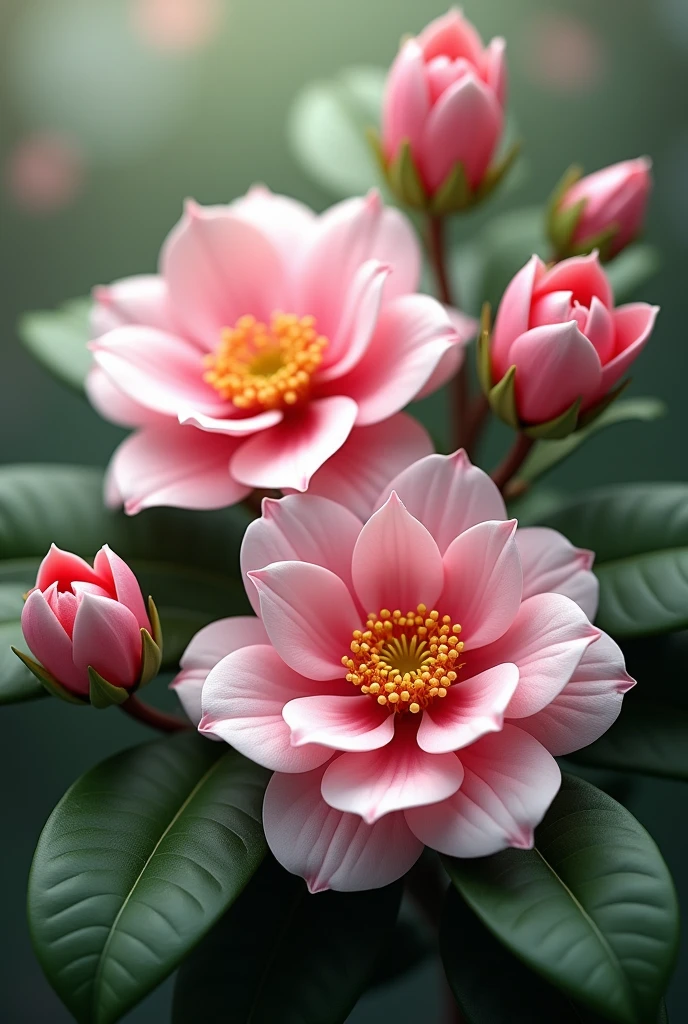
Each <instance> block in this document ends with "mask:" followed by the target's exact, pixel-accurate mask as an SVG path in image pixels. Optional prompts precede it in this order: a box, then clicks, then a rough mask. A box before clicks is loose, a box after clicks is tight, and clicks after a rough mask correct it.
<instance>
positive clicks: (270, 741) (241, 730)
mask: <svg viewBox="0 0 688 1024" xmlns="http://www.w3.org/2000/svg"><path fill="white" fill-rule="evenodd" d="M312 686H313V684H312V682H311V681H310V680H309V679H304V678H303V676H300V675H298V674H297V673H296V672H292V670H291V669H290V668H288V666H287V665H285V664H284V662H283V661H282V659H281V658H280V657H279V655H278V654H277V653H276V651H274V650H273V649H272V647H269V646H267V645H258V646H255V647H241V648H240V649H238V650H235V651H233V652H232V653H231V654H228V655H227V656H226V657H225V658H223V659H222V661H220V662H219V663H218V664H217V665H216V666H215V667H214V668H212V669H211V670H210V672H209V673H208V677H207V679H206V681H205V684H204V686H203V693H202V697H201V705H202V712H203V717H202V718H201V721H200V724H199V731H200V732H202V733H204V734H205V735H211V736H217V737H219V738H220V739H221V740H224V741H225V743H229V744H230V745H231V746H232V747H234V749H235V750H238V751H239V753H240V754H244V755H245V756H246V757H248V758H250V759H251V760H252V761H256V762H257V763H258V764H262V765H263V766H264V767H265V768H269V769H270V770H271V771H279V772H305V771H310V769H311V768H315V767H316V766H317V765H320V764H324V762H325V761H328V760H329V759H330V757H331V756H332V752H331V751H330V750H327V749H325V748H324V747H318V746H315V745H313V744H309V745H304V746H302V747H299V748H296V747H294V746H292V744H291V739H290V733H289V728H288V726H287V725H286V723H285V721H284V719H283V718H282V710H283V708H284V705H285V704H286V703H287V702H288V701H290V700H292V699H293V698H294V697H296V696H301V695H302V694H305V693H309V692H312Z"/></svg>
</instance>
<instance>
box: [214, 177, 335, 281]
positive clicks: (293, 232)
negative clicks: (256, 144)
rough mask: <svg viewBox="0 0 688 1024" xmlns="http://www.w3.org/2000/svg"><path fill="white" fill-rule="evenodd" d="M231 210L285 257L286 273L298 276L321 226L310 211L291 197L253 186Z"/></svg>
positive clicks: (231, 206)
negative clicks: (310, 245)
mask: <svg viewBox="0 0 688 1024" xmlns="http://www.w3.org/2000/svg"><path fill="white" fill-rule="evenodd" d="M228 209H229V210H231V212H232V214H233V215H234V216H236V217H239V218H240V219H241V220H245V221H247V222H248V223H249V224H252V225H253V226H254V227H256V228H258V230H259V231H260V232H261V234H263V235H265V237H266V238H268V239H269V240H270V242H271V243H272V245H273V246H274V248H275V249H276V250H277V252H278V253H279V254H280V256H281V257H282V260H283V262H284V266H285V270H286V273H287V274H288V275H289V276H290V277H293V276H295V275H296V273H297V272H298V267H299V264H300V261H301V258H302V256H303V253H304V252H305V250H306V249H307V247H308V244H309V242H310V240H311V237H312V235H313V234H314V233H315V229H316V226H317V223H318V218H317V216H316V214H314V213H313V211H312V210H311V209H310V207H308V206H306V205H305V204H304V203H300V202H298V200H296V199H291V198H290V197H289V196H280V195H275V193H274V192H271V191H270V189H269V188H266V187H265V185H254V186H253V187H252V188H250V189H249V191H248V192H247V193H246V195H245V196H242V197H241V198H240V199H236V200H235V201H234V202H233V203H230V205H229V207H228Z"/></svg>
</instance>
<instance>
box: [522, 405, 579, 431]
mask: <svg viewBox="0 0 688 1024" xmlns="http://www.w3.org/2000/svg"><path fill="white" fill-rule="evenodd" d="M580 407H581V399H580V398H577V399H576V401H575V402H574V403H573V404H572V405H570V406H569V407H568V409H566V410H565V411H564V412H562V413H561V415H560V416H556V417H555V418H554V419H552V420H547V421H546V422H545V423H536V424H535V425H534V426H532V427H525V426H522V427H521V430H522V432H523V433H524V434H525V435H526V437H532V438H533V440H535V441H561V440H562V439H563V438H564V437H568V436H569V434H572V433H573V432H574V430H576V429H577V428H578V416H579V413H580Z"/></svg>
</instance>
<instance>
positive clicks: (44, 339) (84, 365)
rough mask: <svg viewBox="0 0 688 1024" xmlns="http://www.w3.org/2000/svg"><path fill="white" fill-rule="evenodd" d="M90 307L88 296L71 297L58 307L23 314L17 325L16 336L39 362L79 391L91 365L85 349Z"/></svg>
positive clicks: (90, 302)
mask: <svg viewBox="0 0 688 1024" xmlns="http://www.w3.org/2000/svg"><path fill="white" fill-rule="evenodd" d="M91 306H92V301H91V299H88V298H83V299H71V300H70V301H69V302H65V303H63V305H61V306H60V307H59V308H58V309H54V310H41V311H40V312H35V313H25V314H24V316H23V317H21V319H20V320H19V324H18V327H17V330H18V333H19V337H20V338H21V340H22V341H23V342H24V344H25V345H26V347H27V348H28V350H29V351H30V352H31V354H32V355H33V356H34V357H35V358H36V359H37V360H38V362H39V363H41V364H42V365H43V366H44V367H45V369H46V370H48V372H49V373H51V374H52V375H53V376H54V377H57V378H58V380H61V381H62V382H63V383H64V384H68V385H69V386H70V387H71V388H74V389H75V390H76V391H80V392H83V390H84V380H85V379H86V374H87V372H88V369H89V367H90V365H91V353H90V352H89V350H88V349H87V348H86V345H87V344H88V341H89V340H90V338H91V331H90V323H89V316H90V311H91Z"/></svg>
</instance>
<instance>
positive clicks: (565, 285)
mask: <svg viewBox="0 0 688 1024" xmlns="http://www.w3.org/2000/svg"><path fill="white" fill-rule="evenodd" d="M545 292H572V293H573V299H574V301H576V300H577V301H578V302H579V303H580V304H581V306H587V307H588V309H589V308H590V306H591V305H592V299H593V296H594V295H596V296H597V297H598V299H600V300H601V302H602V303H603V305H605V306H606V307H607V309H613V308H614V293H613V292H612V286H611V284H610V283H609V278H608V277H607V275H606V273H605V272H604V270H603V268H602V265H601V263H600V257H599V253H598V252H597V251H595V252H591V253H590V255H589V256H572V257H571V258H570V259H567V260H561V262H559V263H555V264H554V266H553V267H551V268H550V269H549V270H548V271H547V273H546V274H544V275H543V276H542V278H541V279H540V280H539V281H538V283H537V285H536V287H535V290H534V292H533V298H535V299H537V298H539V297H540V295H544V294H545Z"/></svg>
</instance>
